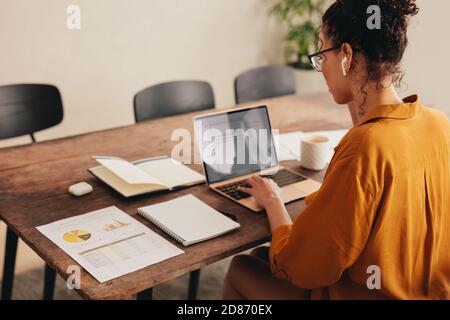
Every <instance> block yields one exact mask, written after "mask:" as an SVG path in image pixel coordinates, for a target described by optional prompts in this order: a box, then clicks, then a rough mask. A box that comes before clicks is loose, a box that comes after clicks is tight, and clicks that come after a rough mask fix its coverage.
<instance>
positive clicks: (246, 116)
mask: <svg viewBox="0 0 450 320" xmlns="http://www.w3.org/2000/svg"><path fill="white" fill-rule="evenodd" d="M194 121H195V129H196V130H195V131H196V139H197V145H198V147H199V151H200V154H201V157H202V161H203V166H204V168H205V173H206V178H207V181H208V183H210V184H211V183H215V182H220V181H223V180H227V179H230V178H234V177H238V176H242V175H245V174H248V173H253V172H258V171H260V170H263V169H267V168H270V167H273V166H276V165H277V164H278V160H277V155H276V151H275V145H274V141H273V137H272V131H271V130H272V129H271V127H270V122H269V116H268V113H267V108H266V107H265V106H262V107H257V108H251V109H243V110H236V111H230V112H226V113H218V114H212V115H206V116H201V117H197V118H195V120H194Z"/></svg>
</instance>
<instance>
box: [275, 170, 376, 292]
mask: <svg viewBox="0 0 450 320" xmlns="http://www.w3.org/2000/svg"><path fill="white" fill-rule="evenodd" d="M308 202H309V203H308V205H307V207H306V208H305V209H304V211H303V212H302V213H301V214H300V215H299V216H298V218H297V219H296V220H295V221H294V223H293V224H292V225H283V226H280V227H278V228H277V229H276V230H275V231H274V232H273V234H272V243H271V246H270V267H271V270H272V273H273V274H274V275H275V276H277V277H280V278H285V279H288V280H289V281H290V282H291V283H293V284H295V285H297V286H298V287H301V288H304V289H317V288H322V287H327V286H330V285H332V284H334V283H336V282H337V281H338V280H339V279H340V277H341V274H342V272H343V271H344V270H345V269H346V268H348V267H349V266H351V265H352V264H353V263H354V262H355V260H356V259H357V258H358V256H359V254H360V253H361V251H362V249H363V248H364V246H365V243H366V241H367V239H368V237H369V233H370V230H371V226H372V221H373V218H374V215H375V211H376V205H375V200H374V195H373V192H372V190H371V189H369V188H368V187H367V186H365V185H364V184H362V183H361V181H360V178H359V177H358V175H357V174H356V172H355V170H354V169H353V167H352V166H348V165H344V164H342V165H339V166H337V167H335V168H334V170H333V171H332V172H330V174H329V175H328V176H327V177H326V179H325V180H324V182H323V184H322V186H321V188H320V190H319V191H318V192H316V193H315V194H313V196H312V197H309V198H308Z"/></svg>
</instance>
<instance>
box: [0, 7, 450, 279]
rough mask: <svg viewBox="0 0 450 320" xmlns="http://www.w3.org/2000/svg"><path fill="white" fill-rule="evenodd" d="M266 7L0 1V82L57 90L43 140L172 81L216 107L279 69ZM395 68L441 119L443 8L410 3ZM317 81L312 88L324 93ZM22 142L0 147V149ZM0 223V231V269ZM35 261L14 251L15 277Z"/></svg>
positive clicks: (92, 124)
mask: <svg viewBox="0 0 450 320" xmlns="http://www.w3.org/2000/svg"><path fill="white" fill-rule="evenodd" d="M272 2H273V1H272V0H128V1H125V0H95V1H93V0H70V1H67V0H1V1H0V43H1V44H2V46H1V50H0V85H3V84H9V83H16V82H48V83H54V84H57V85H58V86H59V88H60V89H61V91H62V94H63V100H64V107H65V112H66V116H65V119H64V122H63V123H62V124H61V125H59V126H58V127H56V128H53V129H49V130H47V131H45V132H42V133H39V134H37V137H38V139H41V140H42V139H50V138H57V137H62V136H67V135H73V134H78V133H82V132H88V131H93V130H100V129H103V128H109V127H115V126H121V125H126V124H130V123H132V122H133V114H132V97H133V95H134V94H135V93H136V92H137V91H139V90H140V89H142V88H144V87H146V86H148V85H151V84H155V83H158V82H161V81H167V80H173V79H190V78H195V79H205V80H207V81H209V82H211V84H212V85H213V87H214V90H215V93H216V103H217V105H218V106H219V107H220V106H225V105H230V104H232V103H233V100H234V98H233V89H232V84H233V79H234V77H235V75H236V74H238V73H239V72H241V71H242V70H245V69H247V68H251V67H254V66H258V65H263V64H269V63H281V62H282V50H281V46H280V44H281V39H282V34H281V32H280V28H279V25H278V23H277V22H276V21H275V20H274V19H273V18H271V19H269V18H267V14H266V13H267V8H268V7H269V5H270V3H272ZM72 3H75V4H78V5H80V6H81V9H82V29H81V30H80V31H69V30H67V29H66V17H67V16H66V13H65V10H66V7H67V6H68V5H69V4H72ZM418 3H419V6H420V7H421V13H420V15H419V17H417V18H415V19H414V20H413V23H412V26H411V30H410V43H411V44H410V47H409V48H408V51H407V54H406V57H405V62H404V67H405V68H404V69H405V70H406V71H407V76H406V78H405V82H406V83H407V84H408V86H409V89H408V90H405V91H404V92H403V94H405V95H406V94H407V93H410V92H417V93H420V95H421V96H422V98H423V100H424V101H425V102H427V103H430V104H434V105H436V106H437V107H440V108H443V109H444V108H445V110H446V112H447V113H448V114H450V98H449V95H448V93H447V91H448V74H450V63H449V62H448V59H446V58H447V56H448V55H449V53H450V44H449V42H448V41H447V39H446V38H447V35H446V28H445V27H443V25H445V24H444V23H443V21H446V19H447V17H446V14H447V13H448V12H450V2H449V1H443V0H418ZM320 83H322V82H320V81H319V82H318V85H317V86H318V88H317V90H322V89H325V88H324V87H323V85H321V84H320ZM21 142H28V139H27V138H23V139H12V140H10V141H2V142H0V147H2V146H6V145H11V144H16V143H21ZM0 161H1V160H0ZM4 230H5V228H4V225H1V226H0V263H1V264H0V269H1V268H2V266H3V263H2V261H1V260H2V258H3V252H2V250H3V242H1V241H2V239H3V238H4V236H5V232H4ZM39 261H40V260H39V258H38V257H37V256H36V255H35V254H33V253H30V252H29V249H27V248H26V247H25V246H23V245H21V247H20V254H19V259H18V264H17V269H18V271H23V270H26V269H29V268H31V267H34V266H35V265H37V263H38V262H39Z"/></svg>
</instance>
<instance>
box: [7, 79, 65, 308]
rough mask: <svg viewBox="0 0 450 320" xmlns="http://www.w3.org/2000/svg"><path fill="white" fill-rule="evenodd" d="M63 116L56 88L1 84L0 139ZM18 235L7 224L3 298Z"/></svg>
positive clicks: (50, 273)
mask: <svg viewBox="0 0 450 320" xmlns="http://www.w3.org/2000/svg"><path fill="white" fill-rule="evenodd" d="M63 117H64V112H63V105H62V100H61V95H60V93H59V90H58V88H56V87H54V86H51V85H43V84H19V85H8V86H1V87H0V139H7V138H14V137H19V136H22V135H30V137H31V140H32V142H33V143H34V142H35V141H36V140H35V138H34V133H35V132H37V131H40V130H44V129H47V128H50V127H53V126H55V125H57V124H59V123H60V122H61V121H62V120H63ZM17 242H18V237H17V235H16V234H15V233H14V232H13V231H12V230H11V229H10V228H9V227H8V230H7V233H6V244H5V262H4V268H3V283H2V299H3V300H9V299H11V295H12V288H13V282H14V268H15V264H16V255H17ZM55 279H56V271H55V270H54V269H52V268H50V266H48V265H46V266H45V280H44V299H51V298H52V297H53V292H54V287H55Z"/></svg>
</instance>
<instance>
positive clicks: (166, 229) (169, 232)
mask: <svg viewBox="0 0 450 320" xmlns="http://www.w3.org/2000/svg"><path fill="white" fill-rule="evenodd" d="M138 213H139V214H140V215H141V216H143V217H144V218H145V219H147V220H149V221H150V222H151V223H153V224H154V225H155V226H157V227H158V228H160V229H161V230H162V231H164V232H165V233H167V234H168V235H169V236H171V237H172V238H174V239H175V240H176V241H177V242H179V243H181V244H183V245H184V243H185V242H186V240H185V239H183V238H182V237H180V236H179V235H177V234H175V233H174V232H173V231H172V230H170V229H168V228H167V227H165V226H164V225H162V224H161V223H160V222H159V221H158V220H156V219H153V217H151V216H150V215H148V214H147V213H146V212H144V211H143V210H141V209H138Z"/></svg>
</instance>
